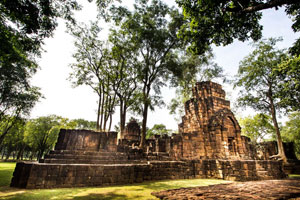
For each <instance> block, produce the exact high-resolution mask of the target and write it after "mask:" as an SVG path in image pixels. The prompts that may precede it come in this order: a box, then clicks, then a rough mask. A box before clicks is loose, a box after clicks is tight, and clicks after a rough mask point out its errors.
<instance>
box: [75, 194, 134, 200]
mask: <svg viewBox="0 0 300 200" xmlns="http://www.w3.org/2000/svg"><path fill="white" fill-rule="evenodd" d="M72 199H74V200H90V199H101V200H111V199H113V200H124V199H129V198H128V196H126V195H123V194H116V193H114V192H109V193H105V194H97V193H91V194H87V195H83V196H77V197H73V198H72ZM130 199H139V196H134V197H131V198H130Z"/></svg>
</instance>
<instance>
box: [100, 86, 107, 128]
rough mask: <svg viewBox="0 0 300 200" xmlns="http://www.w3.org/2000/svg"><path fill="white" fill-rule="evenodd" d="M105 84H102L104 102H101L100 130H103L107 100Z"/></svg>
mask: <svg viewBox="0 0 300 200" xmlns="http://www.w3.org/2000/svg"><path fill="white" fill-rule="evenodd" d="M105 96H106V94H105V92H104V86H102V103H101V119H100V130H103V121H104V120H103V118H104V102H105Z"/></svg>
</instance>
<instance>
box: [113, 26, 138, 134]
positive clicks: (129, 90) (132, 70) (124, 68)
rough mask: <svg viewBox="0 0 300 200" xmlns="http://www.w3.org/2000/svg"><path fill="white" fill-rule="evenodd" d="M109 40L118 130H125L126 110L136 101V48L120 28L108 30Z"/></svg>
mask: <svg viewBox="0 0 300 200" xmlns="http://www.w3.org/2000/svg"><path fill="white" fill-rule="evenodd" d="M109 41H110V43H111V44H112V50H111V57H112V59H111V61H112V62H111V66H110V67H111V68H112V69H113V70H110V71H111V74H112V75H113V76H114V80H115V84H112V89H113V90H114V92H115V93H116V95H117V96H118V103H119V107H120V132H121V135H122V134H123V131H124V130H125V125H126V116H127V111H128V110H130V109H131V107H132V105H133V104H134V103H136V101H135V100H136V97H137V93H138V92H137V91H138V81H137V74H138V73H137V67H136V66H135V65H136V64H137V56H135V55H136V53H137V49H136V48H135V46H134V45H133V44H132V43H131V42H130V38H128V37H126V34H124V32H122V31H120V30H114V29H111V30H110V35H109Z"/></svg>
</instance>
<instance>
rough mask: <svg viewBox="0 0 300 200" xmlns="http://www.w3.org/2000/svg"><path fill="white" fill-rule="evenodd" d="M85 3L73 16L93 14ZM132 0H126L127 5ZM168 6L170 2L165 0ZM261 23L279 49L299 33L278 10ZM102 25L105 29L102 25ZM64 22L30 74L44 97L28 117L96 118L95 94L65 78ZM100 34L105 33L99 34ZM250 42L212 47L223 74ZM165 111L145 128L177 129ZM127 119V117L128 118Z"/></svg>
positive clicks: (67, 42)
mask: <svg viewBox="0 0 300 200" xmlns="http://www.w3.org/2000/svg"><path fill="white" fill-rule="evenodd" d="M82 2H84V4H85V6H84V9H83V10H82V11H81V12H78V13H76V17H77V19H79V20H80V21H83V22H88V21H89V20H93V19H95V17H96V14H97V13H96V8H95V5H93V4H87V3H86V0H82ZM131 2H133V1H126V3H127V4H129V3H131ZM166 2H168V3H169V4H171V5H174V1H171V0H167V1H166ZM261 24H263V26H264V29H263V37H265V38H268V37H283V42H281V43H279V44H278V47H279V48H288V47H290V46H291V45H292V44H293V43H294V41H295V39H296V38H297V37H300V35H299V34H295V33H294V32H293V31H292V29H291V24H292V21H291V19H289V18H288V17H287V16H286V15H285V13H284V11H283V10H282V9H280V10H278V11H275V10H274V9H269V10H266V11H264V12H263V18H262V20H261ZM101 25H103V28H107V26H105V25H104V24H101ZM65 31H66V29H65V26H64V23H63V22H62V21H59V26H58V28H57V29H56V30H55V33H54V36H53V37H52V38H49V39H47V40H46V41H45V45H44V47H43V48H44V50H46V52H44V53H43V54H42V57H41V58H39V59H38V60H39V65H40V70H39V71H38V72H37V74H36V75H35V76H34V77H33V80H32V84H33V85H35V86H38V87H40V88H41V91H42V93H43V95H44V98H43V99H41V100H40V102H39V103H37V105H36V106H35V107H34V109H33V111H32V113H31V118H35V117H39V116H45V115H49V114H56V115H60V116H63V117H67V118H70V119H75V118H83V119H87V120H94V121H95V120H96V108H97V103H96V101H97V95H96V94H94V93H93V92H92V90H91V89H90V88H88V87H86V86H81V87H77V88H72V87H71V83H70V81H68V80H67V78H68V76H69V73H70V72H71V69H70V67H69V64H70V63H72V62H74V60H73V59H72V56H71V55H72V53H73V52H74V47H73V38H72V37H71V36H69V35H68V34H67V33H66V32H65ZM103 34H104V37H105V34H107V32H106V33H105V32H104V33H103ZM249 44H250V42H244V43H242V42H239V41H235V42H234V43H233V44H231V45H228V46H226V47H214V48H213V50H214V54H215V62H217V63H218V64H219V65H220V66H222V67H223V68H224V71H225V73H226V74H227V75H229V76H233V75H235V74H236V73H237V70H238V65H239V62H240V61H241V60H242V59H243V58H244V57H245V56H246V55H248V54H249V53H250V52H251V51H252V50H253V49H252V48H251V46H250V45H249ZM224 89H225V91H226V92H227V94H228V97H229V99H230V100H231V101H232V104H233V103H234V99H235V97H236V91H233V90H232V88H231V87H230V86H225V87H224ZM162 95H163V96H164V100H165V102H166V104H167V103H168V102H169V101H170V100H171V98H172V97H174V95H175V92H174V89H169V88H164V89H163V91H162ZM168 113H169V111H168V110H167V109H166V108H164V109H156V110H155V112H150V114H149V117H148V119H149V121H148V127H152V126H153V125H154V124H156V123H163V124H165V125H166V126H167V128H169V129H173V130H177V124H178V123H177V122H176V121H175V120H174V117H173V116H171V115H169V114H168ZM251 113H252V111H249V110H246V111H243V113H241V112H238V113H236V115H238V116H247V115H250V114H251ZM128 119H129V117H128ZM118 121H119V115H118V113H116V114H115V116H114V122H113V124H117V123H118Z"/></svg>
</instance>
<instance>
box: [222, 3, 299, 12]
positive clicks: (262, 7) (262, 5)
mask: <svg viewBox="0 0 300 200" xmlns="http://www.w3.org/2000/svg"><path fill="white" fill-rule="evenodd" d="M295 3H299V0H272V1H268V2H266V3H259V4H256V5H253V6H249V7H246V8H226V11H230V12H240V13H253V12H257V11H260V10H265V9H269V8H274V7H280V6H283V5H285V4H286V5H288V4H295Z"/></svg>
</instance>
